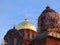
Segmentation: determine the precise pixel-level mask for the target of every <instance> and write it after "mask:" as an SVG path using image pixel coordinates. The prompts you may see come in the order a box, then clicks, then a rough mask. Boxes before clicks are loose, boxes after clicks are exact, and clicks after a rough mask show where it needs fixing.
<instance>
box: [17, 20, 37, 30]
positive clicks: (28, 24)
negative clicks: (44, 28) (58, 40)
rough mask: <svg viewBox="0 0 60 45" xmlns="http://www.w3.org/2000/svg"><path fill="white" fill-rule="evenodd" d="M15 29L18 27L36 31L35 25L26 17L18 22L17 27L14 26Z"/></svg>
mask: <svg viewBox="0 0 60 45" xmlns="http://www.w3.org/2000/svg"><path fill="white" fill-rule="evenodd" d="M16 29H17V30H20V29H31V30H33V31H37V30H36V27H35V26H34V25H33V24H32V23H31V22H29V21H28V19H25V21H24V22H22V23H20V24H19V25H18V26H17V27H16Z"/></svg>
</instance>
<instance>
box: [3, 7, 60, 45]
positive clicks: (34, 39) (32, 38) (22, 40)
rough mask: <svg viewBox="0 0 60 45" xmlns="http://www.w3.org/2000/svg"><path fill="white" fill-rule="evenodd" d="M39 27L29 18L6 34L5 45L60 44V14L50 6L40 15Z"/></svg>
mask: <svg viewBox="0 0 60 45" xmlns="http://www.w3.org/2000/svg"><path fill="white" fill-rule="evenodd" d="M37 27H38V28H37V29H36V26H35V25H34V24H32V23H31V22H30V21H29V20H28V18H26V19H25V21H23V22H21V23H20V24H19V25H18V26H14V27H13V28H12V29H9V31H8V32H7V33H6V35H5V36H4V45H60V15H59V14H58V13H57V12H56V11H55V10H53V9H51V8H50V7H49V6H47V7H46V9H45V10H44V11H43V12H42V13H41V14H40V16H39V17H38V26H37Z"/></svg>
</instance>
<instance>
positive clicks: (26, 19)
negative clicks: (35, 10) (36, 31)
mask: <svg viewBox="0 0 60 45" xmlns="http://www.w3.org/2000/svg"><path fill="white" fill-rule="evenodd" d="M25 16H26V18H25V21H28V13H26V14H25Z"/></svg>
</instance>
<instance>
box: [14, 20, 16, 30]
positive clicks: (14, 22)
mask: <svg viewBox="0 0 60 45" xmlns="http://www.w3.org/2000/svg"><path fill="white" fill-rule="evenodd" d="M15 23H16V21H15V20H14V27H13V29H15Z"/></svg>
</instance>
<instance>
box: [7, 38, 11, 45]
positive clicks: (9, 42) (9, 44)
mask: <svg viewBox="0 0 60 45" xmlns="http://www.w3.org/2000/svg"><path fill="white" fill-rule="evenodd" d="M7 45H11V38H9V37H8V43H7Z"/></svg>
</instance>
